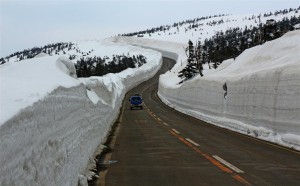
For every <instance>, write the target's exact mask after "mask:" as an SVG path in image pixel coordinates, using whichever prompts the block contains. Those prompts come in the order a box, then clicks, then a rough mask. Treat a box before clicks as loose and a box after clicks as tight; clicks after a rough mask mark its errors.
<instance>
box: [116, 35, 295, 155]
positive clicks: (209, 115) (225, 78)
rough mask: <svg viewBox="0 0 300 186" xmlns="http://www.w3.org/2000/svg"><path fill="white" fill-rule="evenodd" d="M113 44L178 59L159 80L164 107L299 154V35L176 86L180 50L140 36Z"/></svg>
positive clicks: (181, 64)
mask: <svg viewBox="0 0 300 186" xmlns="http://www.w3.org/2000/svg"><path fill="white" fill-rule="evenodd" d="M115 40H116V41H117V42H122V43H123V42H124V43H129V44H132V45H135V46H142V47H145V48H153V49H157V50H158V51H160V52H161V53H162V55H163V56H167V57H171V58H172V59H174V60H176V61H177V64H176V65H175V66H174V68H173V69H172V70H171V71H169V72H167V73H166V74H164V75H162V76H161V77H160V82H159V92H158V94H159V97H160V98H161V99H162V100H163V102H165V103H166V104H168V105H169V106H171V107H174V108H175V109H177V110H179V111H181V112H184V113H186V114H189V115H191V116H194V117H197V118H199V119H201V120H204V121H207V122H210V123H213V124H215V125H218V126H220V127H224V128H227V129H230V130H234V131H238V132H241V133H244V134H247V135H250V136H254V137H257V138H260V139H264V140H267V141H271V142H274V143H277V144H281V145H283V146H287V147H290V148H294V149H297V150H300V52H299V51H300V31H292V32H289V33H287V34H285V35H284V36H283V37H281V38H279V39H277V40H274V41H270V42H267V43H265V44H263V45H261V46H257V47H253V48H251V49H248V50H246V51H244V52H243V53H242V54H241V55H240V56H238V57H237V58H236V59H235V60H234V59H229V60H226V61H224V62H223V63H222V65H220V66H219V67H218V69H216V70H215V71H214V72H210V73H207V74H205V76H204V77H200V76H196V77H195V78H193V79H192V80H189V81H187V82H185V83H183V84H181V85H178V82H179V81H180V79H179V78H178V77H177V74H178V72H179V71H180V70H181V69H182V68H183V67H184V66H185V64H186V63H185V62H184V61H186V56H185V54H184V50H183V46H181V45H180V44H178V43H168V42H165V41H162V42H160V41H153V40H148V39H141V38H122V37H121V38H117V39H115ZM170 53H171V54H173V55H170ZM176 54H177V55H176ZM225 84H226V85H225Z"/></svg>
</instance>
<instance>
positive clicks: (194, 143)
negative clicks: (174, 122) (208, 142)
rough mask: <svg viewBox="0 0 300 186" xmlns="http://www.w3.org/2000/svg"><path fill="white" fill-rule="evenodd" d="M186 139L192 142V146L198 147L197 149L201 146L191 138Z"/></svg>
mask: <svg viewBox="0 0 300 186" xmlns="http://www.w3.org/2000/svg"><path fill="white" fill-rule="evenodd" d="M185 139H186V141H188V142H190V143H191V144H193V145H195V146H197V147H199V146H200V145H199V144H198V143H196V142H194V141H193V140H191V139H190V138H185Z"/></svg>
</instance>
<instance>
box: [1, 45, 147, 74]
mask: <svg viewBox="0 0 300 186" xmlns="http://www.w3.org/2000/svg"><path fill="white" fill-rule="evenodd" d="M125 51H126V50H125ZM60 55H64V56H66V57H68V58H69V59H70V60H71V61H72V62H73V63H74V64H75V67H76V73H77V76H78V77H89V76H102V75H105V74H108V73H118V72H121V71H123V70H125V69H127V68H137V67H140V66H142V65H143V64H145V63H146V60H147V59H146V57H145V56H143V55H141V54H139V53H137V52H134V53H131V54H129V52H127V53H126V54H124V49H122V47H119V48H114V47H111V46H109V45H108V44H107V42H105V41H79V42H70V43H54V44H48V45H45V46H43V47H34V48H31V49H25V50H23V51H20V52H15V53H13V54H11V55H9V56H7V57H5V58H1V59H0V65H1V64H4V63H9V62H19V61H23V60H26V59H31V58H36V57H44V56H60Z"/></svg>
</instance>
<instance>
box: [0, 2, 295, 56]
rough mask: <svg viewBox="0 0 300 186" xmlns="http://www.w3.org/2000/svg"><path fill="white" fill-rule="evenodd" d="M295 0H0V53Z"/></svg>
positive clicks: (253, 10) (264, 9) (285, 4)
mask: <svg viewBox="0 0 300 186" xmlns="http://www.w3.org/2000/svg"><path fill="white" fill-rule="evenodd" d="M299 6H300V0H193V1H188V0H152V1H151V0H131V1H129V0H123V1H121V0H119V1H118V0H98V1H97V0H86V1H84V0H0V57H5V56H7V55H9V54H11V53H14V52H17V51H21V50H23V49H26V48H32V47H34V46H43V45H46V44H49V43H54V42H62V41H67V42H69V41H76V40H83V39H102V38H105V37H109V36H114V35H117V34H119V33H121V34H122V33H127V32H133V31H139V30H141V29H147V28H152V27H156V26H160V25H165V24H172V23H174V22H179V21H182V20H186V19H192V18H196V17H202V16H209V15H215V14H245V13H266V12H270V11H274V10H281V9H286V8H298V7H299Z"/></svg>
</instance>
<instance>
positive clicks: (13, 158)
mask: <svg viewBox="0 0 300 186" xmlns="http://www.w3.org/2000/svg"><path fill="white" fill-rule="evenodd" d="M92 43H96V42H92ZM105 43H106V44H105V46H103V45H101V47H99V46H100V45H98V44H97V46H91V45H90V44H89V43H86V44H85V45H86V47H87V48H88V49H90V48H92V49H94V51H97V47H99V48H102V49H105V50H107V51H109V50H112V49H114V51H116V52H122V53H125V54H126V53H128V52H129V53H138V54H142V55H144V56H146V57H147V63H146V64H144V65H142V66H141V67H139V68H135V69H127V70H125V71H122V72H121V73H118V74H107V75H105V76H103V77H90V78H84V79H77V78H76V75H75V74H74V72H75V70H74V65H73V63H72V62H71V61H70V60H69V59H68V58H65V57H64V56H47V55H46V56H45V55H41V56H39V57H38V58H33V59H28V60H24V61H22V62H17V63H5V64H3V65H1V66H0V81H1V84H0V86H1V87H0V88H1V95H0V104H1V115H0V118H1V119H0V121H1V125H0V164H1V167H0V185H30V186H32V185H76V184H77V183H78V177H80V180H81V182H82V181H84V180H85V181H86V179H83V178H84V176H79V175H80V174H85V173H86V172H85V171H86V170H87V165H88V163H89V162H90V163H91V162H92V160H93V155H94V152H95V150H96V149H97V147H98V146H99V145H100V144H101V143H103V141H104V140H105V138H106V135H107V133H108V130H109V128H110V126H111V124H112V123H113V121H114V120H115V119H116V117H117V116H118V113H119V108H120V106H121V103H122V101H123V98H124V95H125V93H126V92H127V91H128V90H129V89H131V88H133V87H134V86H136V85H138V84H139V83H141V82H143V81H145V80H146V79H148V78H150V77H152V76H153V75H154V74H155V73H156V72H157V70H158V69H159V68H160V65H161V54H160V53H158V52H155V51H152V50H146V49H144V50H143V49H140V48H137V47H132V46H127V45H124V44H112V43H109V42H107V41H106V42H105ZM106 47H107V48H106ZM99 51H100V50H99ZM114 51H112V52H111V53H113V52H114ZM122 53H121V54H122ZM113 54H115V53H113ZM107 55H109V54H107Z"/></svg>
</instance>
